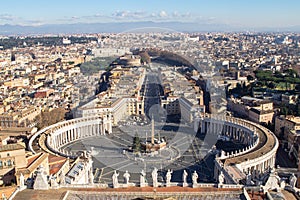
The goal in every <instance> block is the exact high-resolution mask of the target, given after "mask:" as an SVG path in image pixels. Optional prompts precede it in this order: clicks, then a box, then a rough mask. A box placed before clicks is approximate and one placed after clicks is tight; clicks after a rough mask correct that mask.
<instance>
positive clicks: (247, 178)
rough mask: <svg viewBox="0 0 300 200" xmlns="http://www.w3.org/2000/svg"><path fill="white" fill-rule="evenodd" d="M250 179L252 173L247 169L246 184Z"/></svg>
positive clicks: (248, 183) (249, 183) (249, 182)
mask: <svg viewBox="0 0 300 200" xmlns="http://www.w3.org/2000/svg"><path fill="white" fill-rule="evenodd" d="M251 179H252V175H251V172H250V171H249V173H248V175H247V176H246V185H251Z"/></svg>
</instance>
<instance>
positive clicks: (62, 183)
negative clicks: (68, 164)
mask: <svg viewBox="0 0 300 200" xmlns="http://www.w3.org/2000/svg"><path fill="white" fill-rule="evenodd" d="M59 179H60V185H65V184H66V177H65V174H64V173H63V172H61V174H60V176H59Z"/></svg>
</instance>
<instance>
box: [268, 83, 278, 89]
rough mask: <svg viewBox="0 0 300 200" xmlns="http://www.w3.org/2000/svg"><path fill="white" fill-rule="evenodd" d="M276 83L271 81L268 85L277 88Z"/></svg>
mask: <svg viewBox="0 0 300 200" xmlns="http://www.w3.org/2000/svg"><path fill="white" fill-rule="evenodd" d="M275 86H276V85H275V83H274V82H269V83H268V87H269V88H270V89H274V88H275Z"/></svg>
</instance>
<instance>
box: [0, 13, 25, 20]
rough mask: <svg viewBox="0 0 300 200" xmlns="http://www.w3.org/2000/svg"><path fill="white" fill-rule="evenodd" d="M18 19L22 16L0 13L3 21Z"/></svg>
mask: <svg viewBox="0 0 300 200" xmlns="http://www.w3.org/2000/svg"><path fill="white" fill-rule="evenodd" d="M18 19H20V17H18V16H15V15H10V14H0V20H1V21H8V22H11V21H15V20H18Z"/></svg>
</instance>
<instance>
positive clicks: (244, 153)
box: [194, 116, 278, 184]
mask: <svg viewBox="0 0 300 200" xmlns="http://www.w3.org/2000/svg"><path fill="white" fill-rule="evenodd" d="M197 123H198V124H197V126H198V127H197V131H200V132H201V133H202V134H217V135H223V136H225V137H227V138H229V139H230V140H237V141H240V142H242V143H243V144H245V145H246V148H244V149H243V150H239V151H235V152H232V153H229V152H228V153H227V154H226V155H225V154H224V155H223V156H222V155H221V156H217V157H216V161H215V174H214V177H215V179H217V177H218V176H219V174H220V172H221V171H222V172H223V174H224V175H225V182H226V183H232V184H238V183H239V181H240V180H241V179H244V178H246V176H247V175H249V174H251V177H252V178H260V177H262V176H263V175H264V174H265V173H266V172H269V170H270V169H271V168H274V167H275V157H276V151H277V148H278V140H277V138H276V137H275V136H274V134H273V133H272V132H271V131H269V130H268V129H266V128H264V127H262V126H261V125H259V124H256V123H253V122H250V121H247V120H243V119H238V118H234V117H223V118H221V119H215V118H213V117H211V116H205V117H204V118H202V119H201V120H199V119H198V120H197ZM194 126H195V125H194Z"/></svg>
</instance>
